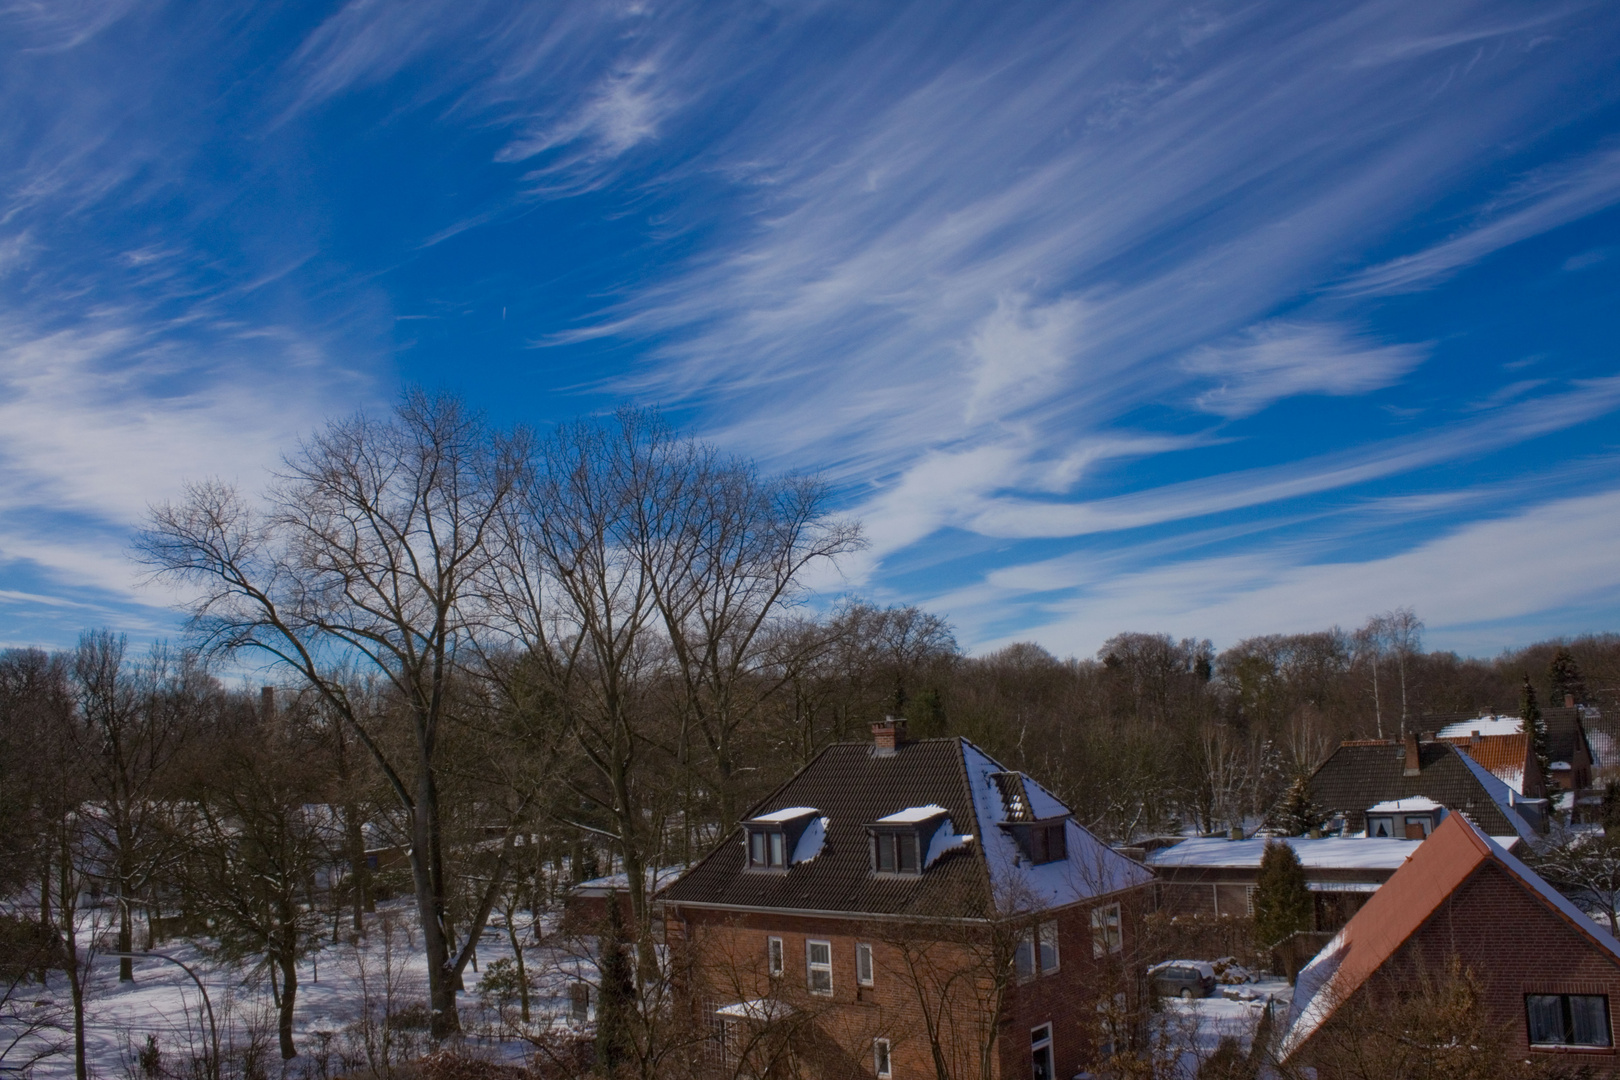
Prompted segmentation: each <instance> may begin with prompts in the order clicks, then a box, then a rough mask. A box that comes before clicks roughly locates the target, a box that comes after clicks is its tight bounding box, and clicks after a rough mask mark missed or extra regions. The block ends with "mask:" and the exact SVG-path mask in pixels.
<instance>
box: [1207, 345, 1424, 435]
mask: <svg viewBox="0 0 1620 1080" xmlns="http://www.w3.org/2000/svg"><path fill="white" fill-rule="evenodd" d="M1428 351H1429V348H1428V347H1427V346H1421V345H1381V344H1377V343H1375V342H1368V341H1365V340H1361V339H1358V338H1357V337H1356V336H1355V335H1353V334H1351V333H1349V332H1348V331H1346V329H1345V328H1344V327H1340V326H1332V325H1311V324H1302V323H1293V322H1267V323H1262V324H1261V325H1259V326H1256V327H1252V328H1250V329H1248V330H1245V331H1244V332H1243V333H1241V334H1239V335H1237V336H1236V337H1235V338H1233V339H1231V340H1227V341H1221V342H1217V343H1215V344H1211V345H1203V346H1200V347H1198V348H1197V349H1194V350H1193V351H1192V352H1191V353H1189V354H1188V355H1187V357H1186V359H1185V360H1184V361H1183V362H1182V363H1183V366H1184V367H1185V368H1186V370H1188V371H1189V372H1192V373H1193V374H1195V375H1199V376H1203V377H1204V378H1206V379H1208V380H1210V381H1211V382H1213V383H1215V385H1214V386H1212V387H1210V388H1209V389H1207V390H1204V391H1202V392H1200V393H1199V394H1198V396H1197V398H1196V399H1195V400H1196V402H1197V404H1198V407H1199V408H1200V409H1203V410H1204V411H1205V412H1211V413H1216V414H1217V415H1220V416H1226V417H1238V416H1248V415H1250V414H1252V413H1255V412H1258V411H1259V410H1260V409H1263V408H1265V407H1266V406H1267V405H1269V404H1271V403H1272V402H1273V401H1280V400H1281V399H1283V398H1290V397H1298V396H1300V395H1303V394H1328V395H1332V396H1335V397H1349V396H1353V395H1356V394H1365V393H1368V392H1369V391H1372V390H1380V389H1382V388H1383V387H1386V386H1388V385H1390V384H1391V383H1393V382H1394V381H1396V380H1397V379H1399V378H1400V377H1401V376H1402V375H1405V374H1406V373H1407V372H1409V371H1411V370H1412V369H1413V368H1414V367H1416V366H1417V365H1418V364H1420V363H1422V362H1423V359H1424V357H1425V356H1426V355H1427V353H1428Z"/></svg>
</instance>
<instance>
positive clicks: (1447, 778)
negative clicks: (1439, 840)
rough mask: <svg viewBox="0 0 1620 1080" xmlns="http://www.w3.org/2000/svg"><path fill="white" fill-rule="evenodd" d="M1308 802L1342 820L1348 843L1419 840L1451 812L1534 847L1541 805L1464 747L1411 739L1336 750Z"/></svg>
mask: <svg viewBox="0 0 1620 1080" xmlns="http://www.w3.org/2000/svg"><path fill="white" fill-rule="evenodd" d="M1310 789H1311V799H1312V801H1313V802H1315V803H1316V805H1317V807H1318V808H1319V809H1320V810H1322V811H1323V812H1324V813H1326V814H1328V815H1331V816H1336V817H1337V818H1339V819H1341V821H1342V824H1341V825H1340V827H1339V830H1338V831H1339V832H1340V833H1341V834H1342V835H1345V836H1355V835H1366V836H1368V837H1391V838H1395V839H1400V838H1402V837H1404V838H1407V839H1422V838H1423V837H1425V836H1427V835H1429V833H1430V832H1432V831H1433V830H1434V828H1435V827H1436V826H1437V825H1439V824H1440V820H1441V819H1442V818H1443V817H1444V816H1445V815H1446V813H1448V812H1454V813H1459V814H1462V815H1464V816H1466V817H1468V818H1469V819H1470V820H1471V821H1473V823H1474V824H1475V825H1477V826H1479V827H1480V829H1482V830H1483V831H1484V832H1485V833H1486V834H1487V835H1490V836H1499V837H1513V836H1517V837H1519V839H1520V840H1521V841H1523V842H1525V843H1531V842H1533V841H1534V840H1535V839H1536V838H1537V837H1538V836H1539V831H1540V829H1541V828H1543V827H1544V826H1543V822H1544V821H1545V818H1544V817H1543V816H1542V814H1541V810H1542V807H1543V806H1544V803H1542V802H1540V801H1539V800H1533V799H1528V798H1527V797H1525V796H1522V795H1520V794H1519V793H1518V792H1516V791H1514V790H1513V789H1512V788H1511V787H1509V786H1508V785H1507V784H1505V783H1503V782H1502V781H1501V780H1500V779H1499V778H1497V777H1496V776H1494V775H1492V774H1491V772H1490V771H1489V770H1487V769H1486V768H1485V767H1484V766H1482V765H1480V764H1479V763H1478V762H1476V761H1475V760H1474V759H1473V758H1471V757H1469V756H1468V754H1467V753H1466V752H1465V751H1464V749H1463V748H1462V747H1459V746H1457V745H1454V744H1453V743H1450V742H1446V741H1443V740H1440V739H1438V738H1435V737H1433V736H1427V737H1420V736H1418V735H1417V734H1408V735H1407V736H1406V739H1405V740H1404V741H1403V742H1395V741H1393V740H1387V739H1358V740H1353V741H1349V742H1343V743H1340V744H1339V748H1338V749H1337V750H1335V751H1334V752H1333V753H1332V755H1331V756H1329V757H1328V759H1327V760H1326V761H1324V762H1322V764H1321V765H1319V766H1318V767H1317V769H1316V771H1315V772H1314V773H1312V774H1311V778H1310Z"/></svg>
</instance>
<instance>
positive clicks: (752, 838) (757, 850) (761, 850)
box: [748, 832, 765, 866]
mask: <svg viewBox="0 0 1620 1080" xmlns="http://www.w3.org/2000/svg"><path fill="white" fill-rule="evenodd" d="M748 846H749V856H750V857H749V860H748V861H749V862H751V863H753V864H754V865H755V866H764V865H765V834H764V833H762V832H755V833H749V834H748Z"/></svg>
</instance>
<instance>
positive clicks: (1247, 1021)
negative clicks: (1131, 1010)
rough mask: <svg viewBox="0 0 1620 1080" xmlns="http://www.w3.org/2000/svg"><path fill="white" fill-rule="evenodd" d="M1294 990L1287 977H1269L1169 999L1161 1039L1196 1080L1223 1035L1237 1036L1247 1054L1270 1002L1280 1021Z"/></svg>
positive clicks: (1162, 1015)
mask: <svg viewBox="0 0 1620 1080" xmlns="http://www.w3.org/2000/svg"><path fill="white" fill-rule="evenodd" d="M1293 993H1294V988H1293V987H1292V986H1290V985H1289V984H1288V980H1286V979H1279V978H1275V977H1272V976H1266V977H1263V978H1261V979H1260V981H1258V982H1252V983H1242V984H1239V985H1237V986H1220V987H1217V988H1216V990H1215V993H1214V995H1212V996H1210V997H1207V998H1203V999H1201V1000H1193V1001H1182V1000H1181V999H1179V998H1166V999H1165V1000H1164V1010H1163V1012H1161V1013H1160V1014H1159V1031H1160V1036H1161V1039H1162V1042H1163V1044H1164V1045H1165V1046H1167V1047H1169V1048H1171V1050H1172V1052H1173V1053H1174V1055H1175V1056H1176V1057H1177V1059H1178V1061H1179V1065H1180V1069H1181V1073H1182V1075H1183V1076H1185V1077H1187V1078H1188V1080H1192V1078H1193V1077H1195V1076H1196V1075H1197V1074H1198V1069H1199V1066H1200V1065H1201V1064H1202V1063H1203V1062H1205V1061H1207V1060H1209V1058H1210V1056H1211V1055H1212V1054H1214V1053H1215V1050H1216V1048H1217V1047H1219V1046H1220V1044H1221V1040H1223V1039H1227V1038H1232V1039H1236V1040H1237V1042H1238V1045H1239V1047H1240V1048H1241V1049H1242V1050H1243V1052H1244V1053H1245V1054H1247V1053H1248V1052H1249V1048H1250V1045H1251V1044H1252V1042H1253V1040H1254V1033H1255V1030H1256V1029H1257V1028H1258V1027H1259V1026H1260V1021H1261V1018H1262V1017H1263V1016H1264V1015H1265V1012H1266V1009H1267V1007H1268V1006H1269V1007H1270V1009H1271V1010H1272V1022H1273V1023H1274V1024H1281V1023H1282V1022H1283V1021H1284V1020H1286V1019H1287V1015H1288V1005H1289V1002H1291V1001H1292V1000H1293Z"/></svg>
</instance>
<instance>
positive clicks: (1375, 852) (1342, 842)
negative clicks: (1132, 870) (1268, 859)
mask: <svg viewBox="0 0 1620 1080" xmlns="http://www.w3.org/2000/svg"><path fill="white" fill-rule="evenodd" d="M1280 839H1281V840H1282V842H1283V843H1285V844H1287V845H1288V846H1289V847H1291V848H1293V849H1294V854H1296V855H1298V856H1299V861H1300V863H1301V864H1302V865H1304V867H1305V868H1306V869H1307V870H1394V869H1395V868H1396V867H1398V866H1400V865H1401V864H1402V863H1403V862H1405V861H1406V860H1407V859H1408V858H1410V857H1411V855H1412V852H1413V850H1414V849H1415V848H1416V846H1417V845H1415V844H1413V843H1412V841H1410V840H1387V839H1371V840H1367V839H1360V838H1345V837H1338V836H1327V837H1323V838H1321V839H1319V840H1318V839H1313V838H1311V837H1308V836H1289V837H1281V838H1280ZM1265 850H1266V841H1264V840H1227V839H1225V838H1223V837H1218V836H1217V837H1199V838H1197V839H1194V840H1183V841H1182V842H1181V843H1179V844H1176V845H1175V846H1173V847H1167V848H1160V849H1159V850H1158V851H1155V852H1153V853H1152V854H1151V855H1149V856H1148V857H1147V864H1148V865H1149V866H1152V867H1156V868H1157V867H1163V868H1169V867H1177V866H1186V867H1193V866H1201V867H1217V866H1219V867H1241V868H1245V869H1247V868H1251V867H1258V866H1259V865H1260V857H1261V856H1262V855H1264V854H1265Z"/></svg>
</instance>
